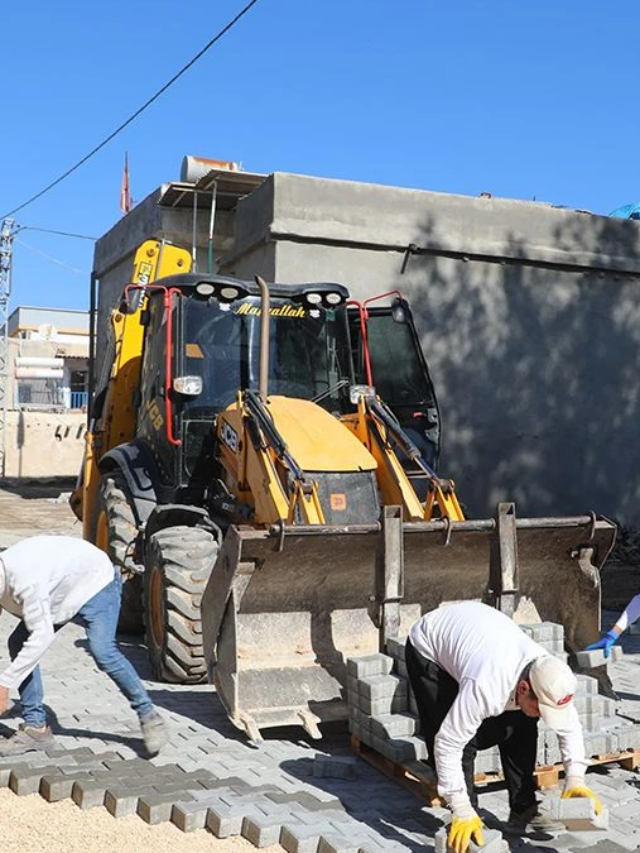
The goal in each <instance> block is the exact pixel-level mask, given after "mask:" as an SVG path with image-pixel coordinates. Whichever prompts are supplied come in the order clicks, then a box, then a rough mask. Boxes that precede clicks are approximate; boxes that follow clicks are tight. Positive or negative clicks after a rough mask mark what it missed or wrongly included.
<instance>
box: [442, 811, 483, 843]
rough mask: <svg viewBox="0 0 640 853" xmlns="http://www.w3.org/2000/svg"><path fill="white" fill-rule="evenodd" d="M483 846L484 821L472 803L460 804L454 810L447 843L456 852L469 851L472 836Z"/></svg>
mask: <svg viewBox="0 0 640 853" xmlns="http://www.w3.org/2000/svg"><path fill="white" fill-rule="evenodd" d="M472 837H473V840H474V841H475V843H476V844H477V845H478V846H479V847H482V845H483V844H484V840H483V838H482V821H481V820H480V818H479V817H478V815H477V813H476V811H475V809H473V808H472V807H471V805H464V806H458V807H457V808H454V810H453V820H452V821H451V824H450V825H449V835H448V838H447V843H448V844H449V847H450V848H451V849H452V850H454V851H455V853H467V848H468V847H469V842H470V841H471V838H472Z"/></svg>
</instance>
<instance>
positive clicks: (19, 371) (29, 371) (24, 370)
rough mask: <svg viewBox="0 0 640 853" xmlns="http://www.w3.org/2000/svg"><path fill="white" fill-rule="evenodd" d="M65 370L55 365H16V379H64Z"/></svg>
mask: <svg viewBox="0 0 640 853" xmlns="http://www.w3.org/2000/svg"><path fill="white" fill-rule="evenodd" d="M63 376H64V370H62V368H60V369H58V368H55V367H16V379H62V377H63Z"/></svg>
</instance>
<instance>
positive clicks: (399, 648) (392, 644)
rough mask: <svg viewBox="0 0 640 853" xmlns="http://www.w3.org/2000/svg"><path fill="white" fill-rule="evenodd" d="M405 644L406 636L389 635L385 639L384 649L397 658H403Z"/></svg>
mask: <svg viewBox="0 0 640 853" xmlns="http://www.w3.org/2000/svg"><path fill="white" fill-rule="evenodd" d="M406 646H407V638H406V637H390V638H389V639H388V640H387V643H386V647H385V651H386V652H387V654H388V655H391V657H393V658H396V659H397V660H404V655H405V649H406Z"/></svg>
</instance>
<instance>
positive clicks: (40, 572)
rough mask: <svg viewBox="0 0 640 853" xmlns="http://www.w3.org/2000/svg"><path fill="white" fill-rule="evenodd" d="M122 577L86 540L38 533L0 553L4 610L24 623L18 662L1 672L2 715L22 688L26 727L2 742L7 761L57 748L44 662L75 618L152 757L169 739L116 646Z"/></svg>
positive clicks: (18, 635)
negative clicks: (135, 718) (13, 691)
mask: <svg viewBox="0 0 640 853" xmlns="http://www.w3.org/2000/svg"><path fill="white" fill-rule="evenodd" d="M121 594H122V578H121V576H120V572H119V571H116V570H115V569H114V567H113V565H112V563H111V560H110V559H109V557H108V556H107V555H106V554H105V553H104V551H101V550H100V549H99V548H96V546H95V545H92V544H91V543H90V542H85V541H84V540H83V539H75V538H73V537H71V536H34V537H32V538H30V539H24V540H23V541H22V542H18V544H17V545H12V546H11V547H10V548H7V549H6V551H3V552H2V554H0V606H1V607H2V608H4V609H5V610H7V611H8V612H9V613H12V614H13V615H14V616H17V617H18V619H19V620H20V621H19V622H18V624H17V626H16V628H15V630H14V631H13V633H12V634H11V636H10V637H9V654H10V656H11V663H10V664H9V666H8V667H7V668H6V669H5V670H4V672H2V673H0V714H3V713H4V712H5V711H6V710H7V709H8V707H9V691H10V690H11V689H12V688H14V687H17V688H18V692H19V694H20V701H21V704H22V715H23V720H24V722H23V723H22V725H21V726H20V728H19V729H18V731H17V732H15V734H13V735H12V736H11V737H10V738H5V739H4V740H0V757H2V756H6V755H19V754H21V753H24V752H31V751H33V750H43V749H47V748H48V747H50V746H52V745H53V744H54V742H55V741H54V738H53V735H52V734H51V729H50V728H49V726H48V725H47V719H46V714H45V709H44V695H43V689H42V679H41V677H40V667H39V666H38V664H39V662H40V659H41V658H42V656H43V655H44V653H45V652H46V651H47V649H48V648H49V646H50V645H51V643H52V641H53V638H54V636H55V633H56V631H58V629H59V628H61V627H62V626H63V625H64V624H65V623H66V622H69V621H70V620H71V619H74V618H78V619H79V620H80V621H81V622H82V623H83V624H84V626H85V629H86V632H87V640H88V641H89V652H90V653H91V655H92V657H93V659H94V660H95V662H96V664H97V665H98V667H99V668H100V669H101V670H103V671H104V672H106V673H107V675H108V676H109V677H110V678H112V679H113V680H114V681H115V683H116V684H117V685H118V687H119V688H120V690H121V691H122V693H124V695H125V696H126V697H127V699H128V700H129V703H130V705H131V707H132V708H133V709H134V711H136V713H137V714H138V718H139V720H140V726H141V728H142V736H143V740H144V743H145V746H146V748H147V752H148V753H150V754H152V755H153V754H155V753H157V752H159V751H160V749H161V748H162V747H163V746H164V745H165V743H166V742H167V740H168V732H167V727H166V725H165V723H164V720H163V719H162V717H161V716H160V714H159V713H158V712H157V710H156V709H155V707H154V705H153V703H152V702H151V699H150V698H149V695H148V693H147V691H146V690H145V688H144V685H143V684H142V682H141V681H140V678H139V677H138V674H137V672H136V671H135V669H134V668H133V666H132V665H131V663H130V662H129V661H128V660H127V658H125V657H124V655H123V654H122V652H121V651H120V650H119V649H118V647H117V645H116V641H115V636H116V627H117V625H118V616H119V615H120V599H121Z"/></svg>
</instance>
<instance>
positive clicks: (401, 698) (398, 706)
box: [358, 681, 408, 717]
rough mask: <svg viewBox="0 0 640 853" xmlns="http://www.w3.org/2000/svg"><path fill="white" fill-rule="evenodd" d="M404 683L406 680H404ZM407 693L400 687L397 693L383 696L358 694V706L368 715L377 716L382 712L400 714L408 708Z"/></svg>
mask: <svg viewBox="0 0 640 853" xmlns="http://www.w3.org/2000/svg"><path fill="white" fill-rule="evenodd" d="M404 684H405V685H406V681H405V682H404ZM407 696H408V694H407V691H406V689H405V690H404V691H403V690H402V689H401V690H400V691H399V692H398V694H397V695H394V696H392V695H388V696H383V697H381V698H379V699H372V698H371V697H370V696H363V695H362V694H360V695H359V696H358V706H359V708H360V709H361V710H362V711H363V712H364V713H365V714H367V715H368V716H370V717H379V716H380V715H382V714H400V713H402V712H404V711H407V710H408V698H407Z"/></svg>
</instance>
